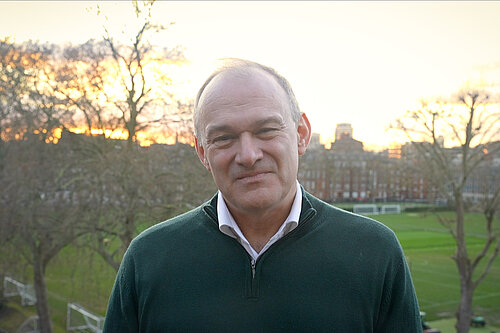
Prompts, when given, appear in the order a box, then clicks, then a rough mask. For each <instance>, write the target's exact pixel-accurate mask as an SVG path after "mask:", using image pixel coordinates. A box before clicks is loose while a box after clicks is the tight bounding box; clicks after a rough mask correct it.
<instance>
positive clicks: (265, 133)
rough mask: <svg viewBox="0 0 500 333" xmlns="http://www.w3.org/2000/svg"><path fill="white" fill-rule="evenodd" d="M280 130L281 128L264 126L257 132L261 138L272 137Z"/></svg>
mask: <svg viewBox="0 0 500 333" xmlns="http://www.w3.org/2000/svg"><path fill="white" fill-rule="evenodd" d="M278 131H279V128H275V127H264V128H261V129H259V130H258V131H257V133H256V134H257V135H258V136H259V137H261V138H272V137H274V136H275V135H276V134H277V133H278Z"/></svg>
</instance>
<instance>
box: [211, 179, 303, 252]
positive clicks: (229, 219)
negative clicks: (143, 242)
mask: <svg viewBox="0 0 500 333" xmlns="http://www.w3.org/2000/svg"><path fill="white" fill-rule="evenodd" d="M301 209H302V190H301V189H300V185H299V182H298V181H297V191H296V193H295V199H294V200H293V203H292V208H291V209H290V214H288V217H287V218H286V219H285V221H284V222H283V224H282V225H281V227H280V228H279V229H278V231H277V232H276V234H274V236H273V237H271V239H269V242H267V244H266V245H265V246H264V247H263V248H262V250H261V251H260V252H256V251H255V250H254V248H253V247H252V246H251V245H250V243H249V242H248V240H247V239H246V237H245V236H244V235H243V233H242V232H241V230H240V228H239V227H238V224H237V223H236V221H235V220H234V218H233V216H232V215H231V213H230V212H229V209H228V208H227V205H226V202H225V201H224V197H223V196H222V193H221V192H220V191H219V193H218V197H217V216H218V220H219V230H220V231H221V232H222V233H224V234H226V235H228V236H230V237H233V238H235V239H236V240H238V242H240V244H241V245H242V246H243V247H244V248H245V250H246V251H247V252H248V254H249V255H250V256H251V257H252V259H253V260H257V258H258V257H259V256H260V255H261V254H262V253H264V252H265V251H266V250H267V249H268V248H269V247H270V246H271V245H272V244H274V243H275V242H276V241H278V240H279V239H280V238H282V237H283V236H285V235H286V234H288V233H289V232H290V231H292V230H293V229H295V228H296V227H297V225H298V224H299V217H300V211H301Z"/></svg>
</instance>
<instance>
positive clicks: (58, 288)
mask: <svg viewBox="0 0 500 333" xmlns="http://www.w3.org/2000/svg"><path fill="white" fill-rule="evenodd" d="M445 214H451V213H445ZM374 218H375V219H377V220H379V221H381V222H382V223H384V224H386V225H387V226H389V227H390V228H391V229H393V230H394V231H395V232H396V234H397V236H398V238H399V240H400V242H401V245H402V246H403V249H404V251H405V255H406V257H407V260H408V263H409V266H410V270H411V273H412V278H413V281H414V284H415V289H416V292H417V296H418V299H419V303H420V307H421V310H422V311H425V312H426V313H427V317H426V320H427V321H430V322H432V321H436V320H437V322H436V323H438V324H440V325H441V324H442V325H444V324H443V323H446V325H447V327H451V328H449V329H446V330H443V333H447V332H453V330H452V327H453V323H454V320H453V319H451V320H450V318H452V317H453V316H454V313H455V310H456V307H457V304H458V299H459V280H458V273H457V269H456V266H455V263H454V261H453V260H452V259H451V256H452V254H453V253H454V251H455V245H454V240H453V238H452V237H451V235H450V234H449V233H448V232H447V230H446V229H445V228H444V227H443V226H441V225H440V224H439V223H438V222H437V219H436V217H435V216H434V215H430V214H429V215H426V214H417V213H409V214H401V215H377V216H374ZM497 225H498V223H497ZM483 229H484V224H483V223H482V221H481V215H479V214H469V215H467V228H466V231H467V235H468V238H467V241H468V245H469V250H470V252H472V253H474V252H475V253H477V252H478V251H479V250H480V249H481V245H482V243H483V242H484V230H483ZM17 274H18V278H19V279H21V280H24V281H30V276H31V270H30V268H29V267H28V266H26V265H25V266H21V267H20V269H19V271H18V272H17ZM114 277H115V272H114V271H113V270H112V269H111V268H110V267H109V266H108V265H106V264H105V263H104V262H103V260H102V259H101V258H100V257H99V256H98V255H96V254H92V253H91V252H90V251H89V250H88V249H86V248H77V247H75V246H69V247H67V248H65V249H64V250H63V251H62V252H61V253H60V255H59V256H58V257H57V258H56V259H55V260H54V261H53V262H51V264H50V265H49V267H48V269H47V287H48V289H49V301H50V306H51V311H52V318H53V321H54V331H55V332H65V331H66V330H65V325H66V306H67V303H68V302H76V303H79V304H81V305H82V306H84V307H86V308H87V309H89V310H90V311H92V312H94V313H96V314H99V315H102V316H103V315H104V314H105V312H106V305H107V301H108V297H109V293H110V291H111V288H112V285H113V282H114ZM12 303H18V300H16V299H13V302H12ZM473 308H474V311H475V313H476V314H479V315H482V316H483V317H485V319H486V321H487V323H488V324H489V325H493V326H496V327H500V259H498V260H497V261H496V262H495V264H494V265H493V267H492V269H491V272H490V274H489V275H488V277H486V279H485V280H484V281H483V283H482V284H481V285H480V286H479V287H478V289H477V291H476V293H475V298H474V307H473ZM14 309H15V312H16V315H15V316H14V317H13V318H15V319H12V318H11V320H10V321H11V322H10V323H9V322H8V319H5V318H4V317H0V328H4V329H5V327H7V326H6V325H12V327H16V325H18V322H19V321H20V320H21V319H22V318H23V317H27V316H29V315H30V314H34V313H35V309H34V307H20V306H18V305H17V304H14ZM444 319H446V320H444ZM13 320H14V321H15V322H13V323H12V321H13ZM450 323H451V324H450ZM19 324H20V323H19ZM450 325H451V326H450ZM450 329H451V330H450ZM7 331H9V332H10V330H8V329H7ZM478 332H480V331H478ZM485 332H486V331H485ZM488 332H491V329H490V330H489V331H488Z"/></svg>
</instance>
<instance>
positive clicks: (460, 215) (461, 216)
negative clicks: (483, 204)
mask: <svg viewBox="0 0 500 333" xmlns="http://www.w3.org/2000/svg"><path fill="white" fill-rule="evenodd" d="M455 204H456V208H455V212H456V223H457V225H456V242H457V252H456V254H455V257H454V259H455V261H456V264H457V268H458V273H459V275H460V303H459V305H458V309H457V313H456V317H457V323H456V325H455V328H456V329H457V333H468V332H469V328H470V319H471V316H472V297H473V295H474V284H473V282H472V274H473V269H472V265H471V262H470V259H469V255H468V253H467V243H466V240H465V210H464V202H463V197H462V192H461V191H457V192H456V193H455Z"/></svg>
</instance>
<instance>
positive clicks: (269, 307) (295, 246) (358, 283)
mask: <svg viewBox="0 0 500 333" xmlns="http://www.w3.org/2000/svg"><path fill="white" fill-rule="evenodd" d="M194 123H195V135H196V141H195V144H196V151H197V153H198V156H199V158H200V160H201V162H202V163H203V164H204V165H205V167H206V168H207V169H208V170H209V171H210V172H211V174H212V176H213V178H214V181H215V183H216V185H217V187H218V188H219V191H218V193H217V195H215V196H214V198H212V200H210V201H209V202H207V203H206V204H204V205H202V206H200V207H198V208H196V209H194V210H192V211H190V212H188V213H186V214H183V215H181V216H178V217H175V218H173V219H171V220H169V221H165V222H163V223H160V224H158V225H156V226H153V227H152V228H150V229H148V230H146V231H145V232H143V233H142V234H140V235H139V236H138V237H137V238H136V239H135V240H134V241H133V242H132V244H131V245H130V247H129V249H128V250H127V253H126V254H125V257H124V259H123V262H122V265H121V267H120V271H119V272H118V276H117V278H116V282H115V286H114V288H113V291H112V294H111V298H110V302H109V307H108V312H107V315H106V322H105V327H104V332H108V333H109V332H421V329H422V328H421V327H422V326H421V323H420V317H419V309H418V304H417V300H416V296H415V292H414V289H413V285H412V281H411V277H410V274H409V271H408V268H407V265H406V262H405V259H404V255H403V253H402V250H401V247H400V245H399V243H398V241H397V239H396V237H395V235H394V233H393V232H392V231H390V230H389V229H388V228H386V227H385V226H383V225H382V224H380V223H378V222H376V221H374V220H371V219H368V218H365V217H361V216H358V215H354V214H350V213H348V212H345V211H342V210H340V209H336V208H334V207H332V206H330V205H328V204H326V203H324V202H322V201H320V200H319V199H317V198H315V197H313V196H312V195H310V194H308V193H307V192H306V191H305V190H304V189H303V188H302V187H301V186H300V185H299V184H298V182H297V169H298V158H299V156H300V155H302V154H304V153H305V151H306V148H307V145H308V143H309V139H310V136H311V127H310V124H309V121H308V119H307V117H306V115H305V114H304V113H301V112H300V111H299V108H298V105H297V102H296V100H295V97H294V94H293V92H292V89H291V88H290V85H289V84H288V82H287V81H286V80H285V79H284V78H283V77H281V76H280V75H278V74H277V73H276V72H275V71H274V70H273V69H271V68H268V67H265V66H262V65H260V64H257V63H254V62H249V61H244V60H236V59H234V60H232V61H231V62H230V63H229V64H227V65H226V66H225V67H223V68H222V69H221V70H219V71H217V72H215V73H214V74H213V75H212V76H210V77H209V78H208V79H207V81H206V82H205V84H204V85H203V86H202V88H201V89H200V91H199V92H198V95H197V99H196V104H195V115H194Z"/></svg>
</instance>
